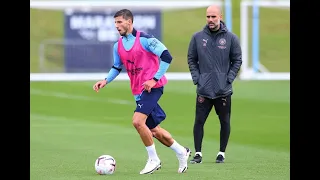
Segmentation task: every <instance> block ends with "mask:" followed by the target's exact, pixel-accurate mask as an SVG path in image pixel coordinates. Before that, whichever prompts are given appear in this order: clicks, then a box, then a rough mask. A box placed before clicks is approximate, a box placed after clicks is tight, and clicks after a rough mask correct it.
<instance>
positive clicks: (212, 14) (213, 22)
mask: <svg viewBox="0 0 320 180" xmlns="http://www.w3.org/2000/svg"><path fill="white" fill-rule="evenodd" d="M206 15H207V24H208V26H209V28H210V30H211V31H217V30H219V28H220V20H221V19H222V12H221V8H220V6H217V5H211V6H209V7H208V8H207V14H206Z"/></svg>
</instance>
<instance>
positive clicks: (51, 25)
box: [30, 0, 290, 72]
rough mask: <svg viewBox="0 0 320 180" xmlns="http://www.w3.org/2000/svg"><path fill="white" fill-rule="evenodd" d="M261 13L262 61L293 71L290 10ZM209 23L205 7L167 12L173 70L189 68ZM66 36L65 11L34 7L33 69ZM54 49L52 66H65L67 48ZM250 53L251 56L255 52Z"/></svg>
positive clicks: (236, 27)
mask: <svg viewBox="0 0 320 180" xmlns="http://www.w3.org/2000/svg"><path fill="white" fill-rule="evenodd" d="M232 2H233V4H232V7H233V30H232V31H233V32H234V33H235V34H237V35H238V36H239V37H240V0H233V1H232ZM260 13H261V14H260V18H261V21H260V60H261V62H262V64H263V65H265V66H266V67H267V68H268V69H269V70H271V71H280V72H281V71H284V72H289V71H290V21H289V20H290V11H289V10H287V9H275V8H261V11H260ZM205 23H206V22H205V8H200V9H193V10H179V11H172V12H164V13H163V37H164V39H163V41H164V43H165V44H166V46H167V47H168V48H169V50H170V52H171V53H172V55H173V56H174V61H173V62H172V66H171V67H170V69H169V71H178V72H186V71H188V67H187V62H186V54H187V48H188V44H189V41H190V38H191V36H192V34H193V33H195V32H196V31H199V30H201V29H202V28H203V26H204V25H205ZM250 29H251V28H250ZM249 34H251V33H249ZM62 38H63V13H62V12H58V11H46V10H35V9H31V10H30V72H39V71H40V69H39V64H38V62H39V55H38V48H39V45H40V43H41V42H42V41H43V40H45V39H62ZM240 38H241V37H240ZM249 42H251V41H249ZM52 48H53V50H51V51H52V54H50V58H54V59H55V61H54V62H55V63H53V62H49V61H46V63H47V64H46V65H47V66H48V67H50V69H57V68H59V67H60V68H61V67H62V66H63V65H62V60H63V58H62V57H63V50H62V49H61V47H60V48H59V47H52ZM249 55H250V56H251V54H249Z"/></svg>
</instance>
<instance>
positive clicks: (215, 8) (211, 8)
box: [207, 5, 222, 15]
mask: <svg viewBox="0 0 320 180" xmlns="http://www.w3.org/2000/svg"><path fill="white" fill-rule="evenodd" d="M208 13H217V14H219V15H222V12H221V8H220V6H217V5H211V6H209V7H208V8H207V14H208Z"/></svg>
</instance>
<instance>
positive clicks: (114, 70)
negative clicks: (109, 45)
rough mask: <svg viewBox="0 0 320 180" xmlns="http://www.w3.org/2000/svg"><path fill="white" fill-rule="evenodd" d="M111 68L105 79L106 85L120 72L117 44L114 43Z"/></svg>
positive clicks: (120, 64) (120, 65)
mask: <svg viewBox="0 0 320 180" xmlns="http://www.w3.org/2000/svg"><path fill="white" fill-rule="evenodd" d="M113 61H114V62H113V66H112V68H111V69H110V71H109V73H108V75H107V77H106V78H105V80H106V81H107V83H110V82H111V81H113V80H114V79H115V78H116V77H117V76H118V75H119V74H120V72H121V70H122V65H123V64H122V62H121V60H120V56H119V54H118V43H115V44H114V45H113Z"/></svg>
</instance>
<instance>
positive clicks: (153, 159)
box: [133, 112, 161, 174]
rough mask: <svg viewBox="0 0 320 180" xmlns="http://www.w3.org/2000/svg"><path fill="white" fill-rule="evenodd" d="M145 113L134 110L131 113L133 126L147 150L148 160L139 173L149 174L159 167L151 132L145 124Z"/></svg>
mask: <svg viewBox="0 0 320 180" xmlns="http://www.w3.org/2000/svg"><path fill="white" fill-rule="evenodd" d="M147 117H148V116H147V115H146V114H144V113H141V112H135V113H134V115H133V126H134V127H135V128H136V130H137V132H138V133H139V135H140V138H141V140H142V142H143V144H144V145H145V147H146V150H147V152H148V156H149V158H148V162H147V164H146V166H145V168H144V169H143V170H142V171H141V172H140V174H151V173H153V172H154V171H155V170H157V169H159V168H160V167H161V162H160V159H159V157H158V155H157V151H156V148H155V145H154V142H153V138H152V133H151V131H150V129H149V128H148V127H147V126H146V119H147Z"/></svg>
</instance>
